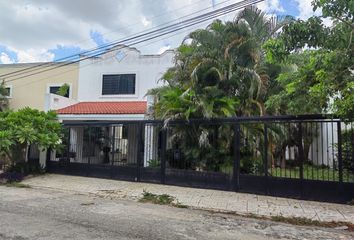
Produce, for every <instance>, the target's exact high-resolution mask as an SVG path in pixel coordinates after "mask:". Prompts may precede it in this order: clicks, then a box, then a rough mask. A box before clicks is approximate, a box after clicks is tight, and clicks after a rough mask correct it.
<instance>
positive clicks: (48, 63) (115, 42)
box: [0, 0, 231, 78]
mask: <svg viewBox="0 0 354 240" xmlns="http://www.w3.org/2000/svg"><path fill="white" fill-rule="evenodd" d="M229 1H231V0H226V1H223V2H220V3H218V4H216V5H221V4H224V3H226V2H229ZM210 8H212V7H208V8H204V9H201V10H198V11H196V12H193V13H191V14H187V15H185V16H183V17H180V18H177V19H174V20H172V21H169V22H166V23H163V24H160V25H158V26H155V27H153V28H150V29H149V30H145V31H141V32H138V33H135V34H132V35H130V36H128V37H127V38H128V40H129V39H133V38H136V37H142V36H144V35H145V34H144V33H146V34H149V33H150V32H151V31H152V30H153V29H156V28H159V27H162V26H165V25H167V24H170V23H173V22H175V21H178V20H180V19H183V18H186V17H189V16H192V15H194V14H196V13H200V12H203V11H205V10H208V9H210ZM157 30H159V29H157ZM148 31H150V32H148ZM123 41H127V39H124V38H123V39H120V40H116V41H113V42H111V43H107V44H103V45H101V46H98V47H95V48H92V49H90V50H85V51H82V52H80V53H76V54H73V55H69V56H67V57H63V58H60V59H57V60H56V61H55V62H47V63H40V64H38V65H36V66H32V67H28V68H25V69H21V70H17V71H14V72H11V73H7V74H3V75H0V78H4V77H7V78H9V77H15V76H20V75H22V74H24V73H27V72H33V70H34V69H36V68H40V67H47V66H51V65H56V64H57V63H58V62H59V63H60V62H63V61H70V60H71V59H72V58H77V57H80V55H85V54H89V53H91V52H95V51H98V50H105V49H106V48H107V47H111V46H112V45H115V44H118V43H119V42H123ZM73 60H74V59H73ZM27 70H32V71H27ZM16 73H18V74H16Z"/></svg>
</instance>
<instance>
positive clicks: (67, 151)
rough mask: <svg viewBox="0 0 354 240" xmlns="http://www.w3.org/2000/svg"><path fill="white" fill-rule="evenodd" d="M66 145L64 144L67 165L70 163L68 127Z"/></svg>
mask: <svg viewBox="0 0 354 240" xmlns="http://www.w3.org/2000/svg"><path fill="white" fill-rule="evenodd" d="M67 141H68V142H67V144H66V161H67V163H69V162H70V153H69V152H70V127H69V128H68V139H67Z"/></svg>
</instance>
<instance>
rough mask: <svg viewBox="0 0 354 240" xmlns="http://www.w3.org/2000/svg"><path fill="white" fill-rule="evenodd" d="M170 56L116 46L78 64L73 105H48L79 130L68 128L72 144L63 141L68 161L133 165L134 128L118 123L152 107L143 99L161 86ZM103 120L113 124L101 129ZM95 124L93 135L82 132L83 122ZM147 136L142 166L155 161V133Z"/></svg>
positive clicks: (140, 115)
mask: <svg viewBox="0 0 354 240" xmlns="http://www.w3.org/2000/svg"><path fill="white" fill-rule="evenodd" d="M82 58H84V56H82ZM173 58H174V51H171V50H169V51H166V52H164V53H162V54H160V55H143V54H141V53H140V52H139V51H138V50H137V49H135V48H128V47H123V46H118V47H116V48H115V49H111V50H110V51H108V52H107V53H105V54H103V55H101V56H99V57H94V58H88V59H85V60H83V61H81V62H80V65H79V80H78V94H77V99H75V100H77V103H75V104H70V105H69V106H67V107H64V108H59V109H58V106H63V105H65V104H63V101H64V100H65V99H62V98H60V99H59V101H57V102H56V104H57V105H56V106H54V104H49V106H50V108H51V109H57V113H58V118H59V120H60V121H62V122H63V123H67V124H76V126H77V127H72V128H70V140H66V141H70V149H69V151H70V155H71V156H72V157H71V161H73V162H78V163H87V162H90V163H92V164H113V162H114V163H115V164H121V163H122V162H124V163H125V164H134V163H136V161H137V160H136V159H137V154H138V151H137V146H138V141H139V139H138V138H137V137H136V136H137V132H138V129H137V128H138V126H137V125H136V124H119V122H121V123H122V122H124V121H125V122H126V121H129V120H143V119H145V118H146V117H147V116H146V113H147V109H148V105H149V104H151V103H152V101H151V100H150V99H149V97H148V96H146V95H147V93H148V90H149V89H152V88H155V87H157V86H159V85H161V84H162V83H161V82H160V81H159V80H160V79H161V77H162V75H163V74H164V73H165V72H166V70H167V69H168V68H170V67H172V66H173ZM49 100H50V99H49ZM50 101H51V102H53V101H52V100H50ZM73 103H74V102H73ZM107 121H115V122H116V123H117V124H114V126H113V125H112V124H111V125H108V126H106V127H102V123H104V122H107ZM93 122H96V123H97V127H95V128H94V131H93V130H92V128H90V129H91V130H90V129H89V128H85V126H86V125H87V123H90V124H92V123H93ZM100 124H101V126H98V125H100ZM145 132H146V134H145V140H144V142H145V145H144V146H145V151H144V152H145V157H144V159H145V165H146V164H148V161H150V160H152V159H153V158H156V154H157V152H156V151H155V149H156V148H157V145H156V138H157V135H158V131H157V129H156V128H153V127H151V128H148V127H146V130H145ZM93 139H95V140H93ZM112 141H114V147H113V149H112ZM151 146H152V147H151ZM112 152H114V153H115V157H114V159H111V158H112V157H111V156H112V154H109V153H112ZM67 154H69V152H67ZM51 158H52V159H57V160H58V159H59V158H60V154H56V153H53V154H52V157H51Z"/></svg>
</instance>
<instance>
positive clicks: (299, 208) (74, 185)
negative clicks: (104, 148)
mask: <svg viewBox="0 0 354 240" xmlns="http://www.w3.org/2000/svg"><path fill="white" fill-rule="evenodd" d="M24 183H25V184H28V185H30V186H33V187H39V188H55V189H61V190H65V191H75V192H78V193H82V194H89V193H90V194H93V195H97V196H99V197H106V198H125V199H132V200H138V199H139V198H140V197H141V196H142V193H143V191H144V190H145V191H148V192H152V193H154V194H169V195H171V196H173V197H175V198H176V200H178V201H179V202H180V203H181V204H185V205H188V206H191V207H197V208H202V209H214V210H218V211H231V212H236V213H239V214H257V215H261V216H268V217H270V216H284V217H303V218H308V219H312V220H321V221H347V222H351V223H353V224H354V206H350V205H343V204H332V203H322V202H313V201H302V200H295V199H287V198H277V197H270V196H264V195H255V194H246V193H237V192H226V191H218V190H210V189H197V188H185V187H178V186H168V185H159V184H148V183H137V182H126V181H116V180H106V179H97V178H86V177H76V176H66V175H57V174H46V175H43V176H39V177H34V178H30V179H27V180H25V181H24ZM14 197H15V196H14Z"/></svg>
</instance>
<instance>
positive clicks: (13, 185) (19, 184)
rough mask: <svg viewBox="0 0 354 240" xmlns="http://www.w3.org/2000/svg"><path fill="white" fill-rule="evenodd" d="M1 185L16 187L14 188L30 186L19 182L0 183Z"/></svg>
mask: <svg viewBox="0 0 354 240" xmlns="http://www.w3.org/2000/svg"><path fill="white" fill-rule="evenodd" d="M1 185H3V186H6V187H16V188H31V186H30V185H27V184H23V183H20V182H10V183H2V184H1Z"/></svg>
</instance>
